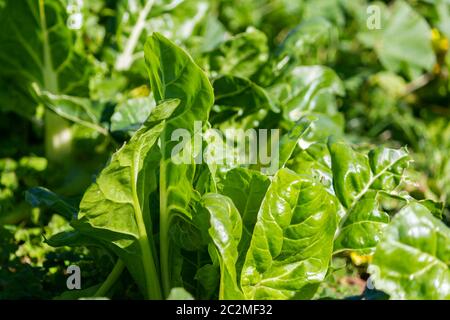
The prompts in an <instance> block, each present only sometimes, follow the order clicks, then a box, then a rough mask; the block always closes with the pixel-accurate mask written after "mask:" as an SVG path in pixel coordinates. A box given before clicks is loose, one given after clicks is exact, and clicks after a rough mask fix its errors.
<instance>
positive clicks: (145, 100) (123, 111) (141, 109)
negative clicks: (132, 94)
mask: <svg viewBox="0 0 450 320" xmlns="http://www.w3.org/2000/svg"><path fill="white" fill-rule="evenodd" d="M154 108H155V100H154V99H153V98H152V97H141V98H134V99H128V100H126V101H123V102H120V103H118V104H117V106H116V108H115V110H114V113H113V115H112V116H111V132H122V133H128V134H133V133H134V132H135V131H136V130H137V129H139V127H140V126H141V125H142V124H143V123H144V122H145V119H147V117H148V116H149V114H150V113H151V111H152V110H153V109H154Z"/></svg>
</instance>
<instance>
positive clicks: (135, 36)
mask: <svg viewBox="0 0 450 320" xmlns="http://www.w3.org/2000/svg"><path fill="white" fill-rule="evenodd" d="M153 2H154V0H148V1H147V3H146V4H145V6H144V8H143V9H142V11H141V12H140V13H139V17H138V20H137V22H136V24H135V25H134V27H133V30H132V31H131V35H130V37H129V38H128V41H127V43H126V45H125V49H124V50H123V52H122V53H121V54H120V55H119V56H118V58H117V60H116V64H115V68H116V70H119V71H122V70H128V69H129V68H130V67H131V64H132V63H133V52H134V49H135V48H136V45H137V43H138V40H139V37H140V36H141V33H142V30H144V27H145V19H147V16H148V14H149V13H150V10H151V9H152V6H153Z"/></svg>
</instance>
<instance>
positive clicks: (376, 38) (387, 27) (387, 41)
mask: <svg viewBox="0 0 450 320" xmlns="http://www.w3.org/2000/svg"><path fill="white" fill-rule="evenodd" d="M382 17H383V21H382V22H383V27H382V28H381V29H380V30H370V31H366V32H364V33H361V34H359V38H360V40H361V41H362V42H363V43H364V44H366V45H367V46H369V47H371V48H374V49H375V51H376V53H377V55H378V57H379V59H380V61H381V63H382V64H383V66H384V67H385V68H386V69H387V70H389V71H392V72H403V73H404V74H406V75H407V76H408V77H409V78H410V79H414V78H416V77H418V76H420V74H421V73H422V72H423V71H431V70H432V68H433V65H434V64H435V62H436V56H435V54H434V52H433V47H432V42H431V28H430V26H429V25H428V23H427V21H426V20H425V18H423V17H422V16H420V15H419V14H418V13H417V12H416V11H414V9H412V8H411V6H410V5H409V4H407V3H406V2H405V1H396V2H395V3H394V5H393V6H392V8H391V10H383V12H382Z"/></svg>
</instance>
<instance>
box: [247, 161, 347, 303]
mask: <svg viewBox="0 0 450 320" xmlns="http://www.w3.org/2000/svg"><path fill="white" fill-rule="evenodd" d="M337 210H338V202H337V199H336V198H335V197H334V196H333V195H331V194H329V193H328V192H327V191H326V189H325V188H324V187H323V186H322V185H321V184H320V183H318V182H316V181H314V180H313V179H312V178H310V177H308V176H307V175H298V174H296V173H294V172H292V171H291V170H288V169H281V170H279V172H278V173H277V174H276V175H275V177H274V179H273V181H272V183H271V185H270V187H269V189H268V190H267V193H266V195H265V197H264V200H263V202H262V205H261V208H260V210H259V213H258V217H257V222H256V225H255V228H254V231H253V235H252V239H251V243H250V248H249V250H248V252H247V256H246V259H245V263H244V267H243V270H242V274H241V286H242V289H243V291H244V294H245V296H246V298H247V299H291V298H296V297H299V296H300V295H301V291H302V289H303V288H305V287H308V286H310V285H312V284H315V283H319V282H321V281H322V280H323V279H324V278H325V275H326V273H327V270H328V265H329V262H330V259H331V253H332V250H333V237H334V234H335V232H336V227H337V220H338V215H337Z"/></svg>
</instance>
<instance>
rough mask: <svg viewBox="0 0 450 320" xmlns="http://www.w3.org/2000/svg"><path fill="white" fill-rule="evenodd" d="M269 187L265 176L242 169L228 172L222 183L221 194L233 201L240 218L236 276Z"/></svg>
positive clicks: (268, 181) (242, 262)
mask: <svg viewBox="0 0 450 320" xmlns="http://www.w3.org/2000/svg"><path fill="white" fill-rule="evenodd" d="M269 185H270V180H269V178H268V177H267V176H265V175H263V174H261V173H259V172H258V171H253V170H248V169H244V168H236V169H232V170H230V171H228V172H227V174H226V176H225V179H224V181H223V187H222V190H221V192H222V194H223V195H225V196H227V197H229V198H230V199H231V200H232V201H233V203H234V205H235V206H236V208H237V209H238V211H239V213H240V215H241V218H242V228H243V230H242V231H243V232H242V237H241V240H240V242H239V247H238V249H239V259H238V262H237V266H236V269H237V274H240V271H241V269H242V266H243V264H244V259H245V254H246V252H247V250H248V248H249V246H250V240H251V238H252V234H253V228H254V227H255V223H256V218H257V216H258V211H259V209H260V207H261V202H262V200H263V198H264V195H265V194H266V191H267V189H268V187H269Z"/></svg>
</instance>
